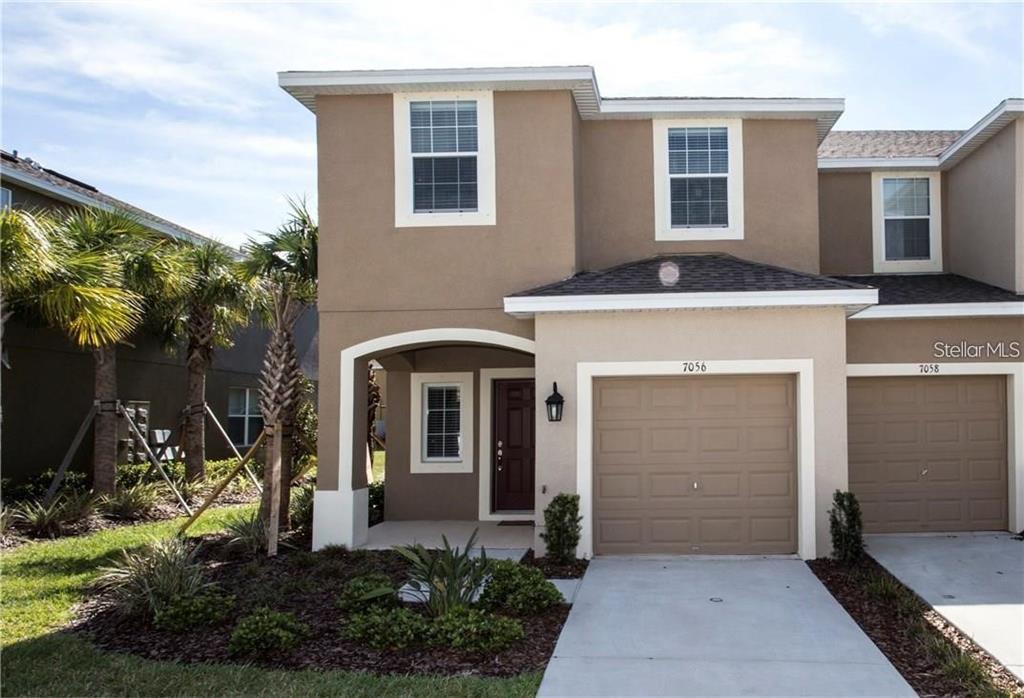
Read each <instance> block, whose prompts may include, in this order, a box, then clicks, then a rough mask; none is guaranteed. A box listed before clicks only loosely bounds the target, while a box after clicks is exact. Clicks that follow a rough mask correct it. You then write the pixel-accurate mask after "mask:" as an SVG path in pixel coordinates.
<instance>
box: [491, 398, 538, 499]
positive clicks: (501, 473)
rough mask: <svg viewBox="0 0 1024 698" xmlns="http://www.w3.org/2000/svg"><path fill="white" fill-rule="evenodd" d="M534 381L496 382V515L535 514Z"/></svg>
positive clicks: (493, 444)
mask: <svg viewBox="0 0 1024 698" xmlns="http://www.w3.org/2000/svg"><path fill="white" fill-rule="evenodd" d="M534 392H535V391H534V386H533V379H532V378H527V379H516V380H496V381H494V430H493V433H494V443H492V444H491V449H492V451H491V454H492V458H491V463H492V467H493V468H494V472H493V477H492V478H491V481H492V482H493V483H494V498H493V502H492V504H493V507H494V511H533V417H534V412H533V410H534V404H533V403H534Z"/></svg>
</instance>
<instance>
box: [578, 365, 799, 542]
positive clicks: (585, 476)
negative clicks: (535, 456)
mask: <svg viewBox="0 0 1024 698" xmlns="http://www.w3.org/2000/svg"><path fill="white" fill-rule="evenodd" d="M705 363H706V368H707V370H706V371H703V372H702V373H700V374H699V375H730V374H749V373H760V374H776V373H783V374H796V376H797V425H798V426H797V492H798V495H797V553H798V554H799V556H800V557H801V558H803V559H805V560H812V559H814V558H816V557H818V555H817V546H816V540H815V536H816V533H815V489H814V474H815V460H814V459H815V451H814V440H815V433H814V360H813V359H765V360H750V361H728V360H726V361H707V362H705ZM684 364H685V362H684V361H683V360H680V361H598V362H579V363H577V364H576V404H577V406H576V415H577V416H576V492H577V494H579V496H580V516H581V517H582V521H581V525H582V530H581V532H580V542H579V546H578V547H577V550H578V551H579V554H580V555H582V556H583V557H587V558H589V557H593V555H594V466H593V447H594V417H593V415H594V390H593V389H594V378H599V377H603V376H679V375H691V374H685V373H683V366H684ZM693 375H697V374H693Z"/></svg>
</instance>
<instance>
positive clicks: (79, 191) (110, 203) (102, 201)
mask: <svg viewBox="0 0 1024 698" xmlns="http://www.w3.org/2000/svg"><path fill="white" fill-rule="evenodd" d="M0 164H2V166H3V167H4V168H10V170H13V171H15V172H17V173H20V174H22V175H26V176H28V177H31V178H33V179H35V180H37V181H39V182H40V183H41V184H43V185H49V187H57V188H59V189H63V190H65V191H67V192H69V193H71V194H73V195H77V196H78V197H79V198H81V197H85V198H86V199H89V200H90V201H92V202H95V204H96V205H97V206H99V207H103V208H119V209H122V210H124V211H127V212H128V213H129V214H131V215H134V216H135V217H136V218H138V219H139V221H140V222H141V223H142V224H143V225H148V226H154V229H155V230H157V232H161V233H164V234H166V235H173V236H174V237H177V238H180V239H186V240H191V241H193V242H205V241H207V240H209V239H210V238H207V237H205V236H204V235H200V234H199V233H197V232H195V231H193V230H189V229H188V228H185V227H184V226H180V225H178V224H177V223H172V222H171V221H169V220H167V219H166V218H161V217H160V216H157V215H155V214H153V213H150V212H149V211H144V210H143V209H141V208H139V207H137V206H132V205H131V204H129V203H127V202H125V201H122V200H120V199H117V198H114V197H113V196H110V195H109V194H104V193H103V192H101V191H100V190H99V189H97V188H96V187H94V186H92V185H91V184H86V183H85V182H82V181H79V180H77V179H74V178H72V177H69V176H67V175H65V174H62V173H60V172H57V171H56V170H51V169H48V168H46V167H43V166H42V165H40V164H39V163H37V162H35V161H34V160H31V159H30V158H23V157H20V156H18V155H16V154H14V153H8V152H7V151H4V150H0ZM12 179H13V178H12Z"/></svg>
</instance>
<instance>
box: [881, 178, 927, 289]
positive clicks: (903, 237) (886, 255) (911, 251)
mask: <svg viewBox="0 0 1024 698" xmlns="http://www.w3.org/2000/svg"><path fill="white" fill-rule="evenodd" d="M871 186H872V196H871V202H872V204H871V205H872V220H873V224H872V228H873V239H874V243H873V246H874V270H875V271H876V272H929V271H942V216H941V213H942V201H941V188H940V175H939V173H938V172H906V173H903V172H901V173H880V172H875V173H874V174H873V175H872V178H871Z"/></svg>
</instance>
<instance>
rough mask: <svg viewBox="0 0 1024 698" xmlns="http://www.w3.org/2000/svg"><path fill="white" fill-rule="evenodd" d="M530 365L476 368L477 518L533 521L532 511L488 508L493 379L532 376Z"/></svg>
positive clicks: (484, 519)
mask: <svg viewBox="0 0 1024 698" xmlns="http://www.w3.org/2000/svg"><path fill="white" fill-rule="evenodd" d="M535 374H536V371H535V370H534V369H533V368H529V367H523V368H481V369H480V409H479V410H478V411H479V413H480V423H479V427H478V430H477V433H478V434H479V435H480V444H479V446H478V450H479V452H480V455H479V458H478V460H479V462H480V498H479V506H478V514H477V516H478V518H479V519H480V520H481V521H533V519H534V515H533V514H502V513H494V511H493V510H492V509H491V478H492V475H493V473H492V467H491V461H492V459H491V426H492V423H493V422H492V419H493V411H494V397H493V395H494V393H493V390H494V381H495V380H502V379H508V378H533V377H534V375H535Z"/></svg>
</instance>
